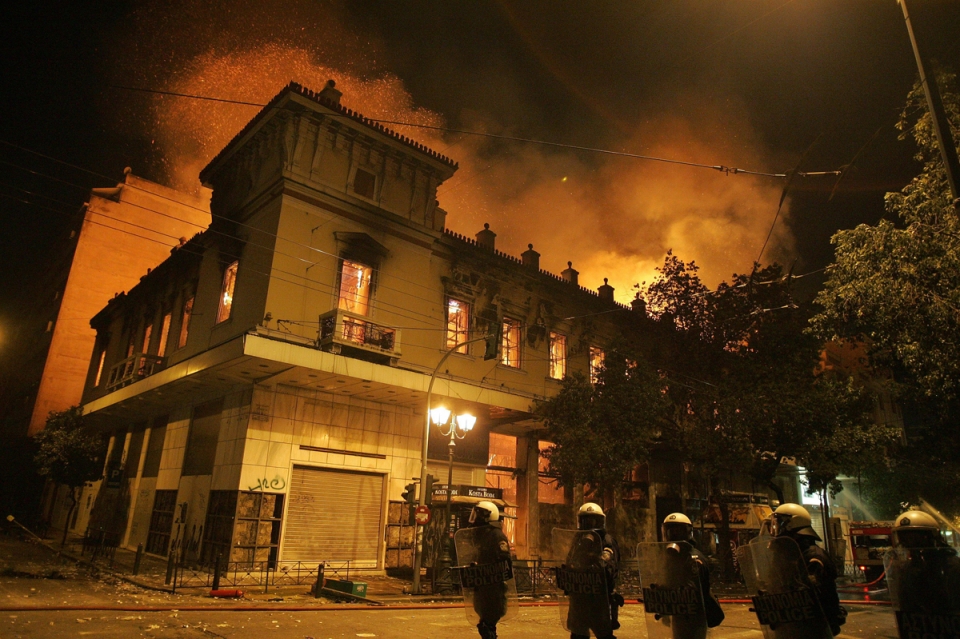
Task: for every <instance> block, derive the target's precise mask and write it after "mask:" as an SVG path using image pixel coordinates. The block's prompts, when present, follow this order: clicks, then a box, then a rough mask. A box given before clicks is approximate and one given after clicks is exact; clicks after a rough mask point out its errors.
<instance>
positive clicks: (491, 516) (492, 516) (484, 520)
mask: <svg viewBox="0 0 960 639" xmlns="http://www.w3.org/2000/svg"><path fill="white" fill-rule="evenodd" d="M494 521H500V509H499V508H497V505H496V504H495V503H493V502H491V501H481V502H477V504H476V505H475V506H474V507H473V510H471V511H470V523H471V524H474V525H480V524H489V523H491V522H494Z"/></svg>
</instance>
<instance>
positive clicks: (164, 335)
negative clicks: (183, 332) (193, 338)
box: [157, 313, 173, 357]
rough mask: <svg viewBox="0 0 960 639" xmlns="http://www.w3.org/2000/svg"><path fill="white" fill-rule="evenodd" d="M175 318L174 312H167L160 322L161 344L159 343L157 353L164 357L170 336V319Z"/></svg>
mask: <svg viewBox="0 0 960 639" xmlns="http://www.w3.org/2000/svg"><path fill="white" fill-rule="evenodd" d="M172 319H173V313H167V314H165V315H164V316H163V321H162V322H161V323H160V344H158V345H157V355H159V356H160V357H164V356H166V354H167V339H168V338H169V337H170V321H171V320H172Z"/></svg>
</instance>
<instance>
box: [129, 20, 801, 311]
mask: <svg viewBox="0 0 960 639" xmlns="http://www.w3.org/2000/svg"><path fill="white" fill-rule="evenodd" d="M274 15H275V14H274ZM243 24H246V23H245V22H244V23H243ZM331 25H332V26H331ZM244 28H246V27H244ZM244 28H241V27H239V26H238V27H236V28H235V29H234V31H237V32H242V31H243V29H244ZM323 28H324V30H325V34H326V37H327V40H325V42H327V50H328V53H327V54H324V53H323V51H321V52H319V53H318V50H317V47H313V46H307V45H306V44H305V42H303V40H304V39H305V38H306V36H304V35H302V34H299V33H297V34H295V36H290V35H289V32H287V33H283V34H282V35H277V36H269V35H268V36H263V34H262V32H258V34H259V35H258V38H259V39H258V38H251V39H248V40H245V39H243V38H230V39H229V42H227V41H224V42H217V43H215V44H213V45H210V46H207V47H206V48H198V49H197V50H195V51H193V52H192V53H191V54H190V57H188V58H187V59H183V60H180V61H179V63H178V64H177V65H172V66H171V65H167V66H163V72H162V73H161V72H159V71H157V70H156V69H159V68H160V67H159V66H157V65H156V64H154V66H153V67H150V66H149V65H148V66H147V67H146V69H147V71H146V72H144V69H140V72H139V74H138V75H140V76H141V77H144V76H146V77H144V79H143V80H142V82H144V83H146V84H147V85H148V86H153V87H155V88H159V89H162V90H166V91H174V92H178V93H187V94H196V95H205V96H216V97H220V98H227V99H233V100H243V101H252V102H261V103H262V102H266V101H267V100H269V99H270V98H271V97H272V96H273V95H275V94H276V92H277V91H278V90H279V89H280V88H281V87H283V86H284V85H285V84H287V83H288V82H289V81H290V80H295V81H297V82H300V83H301V84H303V85H305V86H307V87H310V88H312V89H315V90H319V89H320V88H322V87H323V84H324V83H325V82H326V80H327V79H328V78H333V79H335V80H336V81H337V87H338V88H339V89H341V90H342V91H343V93H344V95H343V99H342V102H343V103H344V104H345V105H346V106H348V107H350V108H352V109H355V110H357V111H359V112H361V113H363V114H364V115H367V116H369V117H374V118H382V119H389V120H401V121H409V122H414V123H418V124H429V125H433V126H442V125H443V124H444V123H445V119H444V117H443V116H442V115H441V114H439V113H435V112H431V111H429V110H427V109H424V108H420V107H418V106H417V105H416V104H415V103H414V100H413V98H412V97H411V94H410V93H409V92H408V91H407V90H406V88H405V87H404V84H403V82H402V81H401V80H400V79H399V78H398V77H396V76H394V75H391V74H390V73H389V72H387V71H384V70H382V69H378V68H377V65H376V63H375V62H374V59H375V58H376V53H377V49H376V45H375V44H370V43H369V42H367V43H365V44H364V46H362V47H361V46H359V45H358V44H357V37H356V36H355V35H350V36H349V37H347V36H343V35H340V36H337V37H339V38H340V40H341V41H345V42H347V43H348V44H349V46H346V45H344V46H333V45H331V44H330V38H332V37H334V36H333V35H331V34H337V33H340V32H341V30H340V29H339V28H338V27H336V25H335V24H334V23H331V22H330V21H328V22H326V23H324V27H323ZM227 30H228V31H229V30H230V29H229V28H228V29H227ZM234 35H237V33H235V34H234ZM308 35H309V34H308ZM181 37H184V36H183V35H181ZM306 39H309V38H306ZM237 42H242V43H243V44H237ZM351 43H352V44H351ZM361 51H362V52H361ZM345 58H349V63H348V62H347V60H346V59H345ZM151 68H152V69H154V70H153V71H150V69H151ZM151 82H152V83H153V84H152V85H151V84H150V83H151ZM688 97H689V99H690V100H700V101H701V102H702V103H703V104H704V108H703V112H702V114H701V115H700V116H699V117H696V118H692V117H690V116H689V115H687V116H685V117H684V118H681V117H678V116H673V115H670V114H648V116H647V119H646V120H644V121H643V122H639V123H637V124H636V126H635V127H634V128H633V130H631V131H628V133H627V134H626V135H623V127H622V125H621V126H620V127H619V129H618V130H617V132H616V134H617V135H618V136H620V137H619V138H617V139H616V140H608V142H609V143H608V145H607V146H608V147H610V148H618V149H624V150H630V151H633V152H639V153H643V154H646V155H655V156H662V157H668V158H674V159H679V160H689V161H696V162H706V163H710V164H719V163H724V164H731V165H734V166H739V167H741V168H765V167H769V166H770V165H771V158H770V154H768V153H767V152H766V151H765V150H764V149H763V146H762V144H761V143H760V142H759V140H758V138H757V137H756V135H755V133H754V131H753V129H752V128H751V126H750V123H749V122H748V121H746V120H745V119H744V116H743V115H741V114H742V113H743V112H744V110H743V109H735V108H732V107H731V106H730V104H731V102H730V101H729V100H723V101H718V100H717V99H716V97H713V98H712V99H709V98H708V99H703V98H702V96H688ZM718 102H719V104H718ZM688 103H689V102H688ZM725 105H726V106H725ZM256 111H257V110H256V108H252V107H247V106H241V105H231V104H224V103H216V102H208V101H199V100H189V99H183V98H176V97H170V96H150V97H143V98H137V99H136V100H131V101H130V103H129V104H128V105H127V107H126V108H125V109H123V110H121V111H120V113H121V114H123V116H124V117H123V119H124V121H125V122H126V124H127V125H128V126H132V128H133V129H137V130H138V131H139V134H140V135H146V136H149V138H150V139H151V141H152V144H153V146H154V148H155V149H156V155H157V158H158V159H159V165H160V167H161V169H162V170H161V173H162V175H161V176H159V177H160V178H161V179H164V180H166V181H168V182H169V183H170V184H171V185H172V186H175V187H177V188H181V189H185V190H196V188H198V186H199V183H198V174H199V171H200V169H201V168H202V167H203V166H204V165H205V164H206V163H207V162H208V161H209V160H210V159H211V158H212V157H213V156H214V155H216V153H217V152H218V151H219V150H220V149H221V148H222V147H223V146H224V145H225V144H226V143H227V142H229V140H230V139H231V138H232V137H233V136H234V135H235V134H236V133H237V131H239V130H240V129H241V128H242V127H243V126H244V125H245V124H246V123H247V122H248V121H249V120H250V119H251V118H252V117H253V116H254V115H255V114H256ZM686 113H687V114H689V110H688V111H686ZM459 115H460V116H461V119H463V114H459ZM471 118H472V121H470V122H468V123H465V124H460V126H464V127H466V128H469V129H471V130H480V131H490V132H495V133H498V134H510V128H509V126H504V124H503V123H499V122H493V121H491V119H490V118H489V117H487V116H484V115H482V114H477V113H476V112H473V113H472V114H471ZM721 123H722V124H721ZM393 128H395V129H397V130H399V131H400V132H401V133H403V134H404V135H407V136H409V137H411V138H414V139H417V140H419V141H421V142H423V143H424V144H426V145H427V146H429V147H431V148H433V149H435V150H437V151H439V152H442V153H444V154H445V155H448V156H450V157H452V158H454V159H455V160H457V161H459V163H460V170H459V171H458V173H457V174H456V175H455V176H454V178H452V179H451V180H450V181H449V182H448V183H446V184H444V185H443V186H442V187H441V189H440V193H439V200H440V205H441V206H442V207H443V208H444V209H446V210H447V212H448V217H447V223H448V225H449V226H450V228H451V229H453V230H455V231H457V232H460V233H463V234H465V235H467V236H472V235H473V234H474V233H476V232H477V231H478V230H480V229H481V228H483V224H484V223H485V222H488V223H489V224H490V226H491V228H492V229H493V230H494V231H496V232H497V234H498V238H497V245H498V248H500V249H501V250H504V251H507V252H509V253H512V254H515V255H519V253H521V252H522V251H524V250H526V247H527V244H528V243H532V244H533V245H534V248H535V249H536V250H537V251H539V252H540V253H541V255H542V257H541V264H542V266H543V267H544V268H546V269H548V270H551V271H554V272H559V271H560V270H562V269H564V268H566V264H567V262H568V261H571V262H573V265H574V268H576V269H577V270H579V271H580V273H581V275H580V282H581V284H584V285H585V286H589V287H593V288H595V287H596V286H598V285H600V284H601V283H602V281H603V278H609V283H610V285H612V286H614V287H615V288H616V296H617V299H618V300H620V301H629V299H631V298H632V297H633V285H634V284H636V283H639V282H642V281H644V280H646V281H650V280H651V279H652V278H653V277H654V276H655V268H656V267H657V266H658V265H659V264H661V263H662V261H663V256H664V254H665V253H666V251H667V250H668V249H673V251H674V253H675V254H677V255H678V256H679V257H681V258H682V259H684V260H687V261H689V260H695V261H696V262H697V264H698V265H699V266H700V267H701V276H702V277H703V279H704V280H705V281H706V282H707V283H708V284H716V283H718V282H719V281H721V280H723V279H726V278H729V277H730V275H731V274H732V273H734V272H744V271H747V270H749V269H750V268H751V266H752V262H753V260H754V259H756V255H757V253H758V252H759V250H760V246H761V245H762V244H763V241H764V238H765V237H766V234H767V232H768V230H769V227H770V223H771V221H772V219H773V216H774V214H775V212H776V209H777V204H778V202H779V198H780V189H781V188H782V183H781V182H780V181H779V180H774V179H771V178H765V177H757V176H749V175H742V174H741V175H725V174H723V173H720V172H718V171H710V170H707V169H697V168H690V167H683V166H677V165H670V164H662V163H656V162H649V161H641V160H637V159H629V158H616V157H611V156H596V155H590V154H587V153H584V152H578V151H573V150H569V151H568V150H558V149H554V148H549V147H543V146H536V145H532V144H525V143H503V142H492V141H490V140H488V139H484V138H481V137H476V136H468V135H462V134H452V133H451V134H441V133H439V132H429V131H425V130H423V129H416V128H413V127H399V126H398V127H393ZM518 134H519V135H522V132H518ZM557 141H562V140H557ZM788 214H789V202H787V203H786V205H785V207H784V212H783V214H782V215H788ZM784 222H785V220H782V221H781V222H780V223H778V227H777V231H776V232H775V233H774V237H773V240H772V242H771V245H770V247H769V248H768V251H767V253H766V254H765V256H764V257H765V259H766V260H772V259H775V258H780V259H784V258H787V257H789V256H790V254H791V251H792V239H791V237H790V235H789V231H788V230H787V228H788V227H787V225H786V224H785V223H784Z"/></svg>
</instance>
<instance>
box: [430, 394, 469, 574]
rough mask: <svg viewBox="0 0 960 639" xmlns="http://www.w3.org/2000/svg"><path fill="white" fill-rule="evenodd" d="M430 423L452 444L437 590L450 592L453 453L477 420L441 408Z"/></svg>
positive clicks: (449, 450)
mask: <svg viewBox="0 0 960 639" xmlns="http://www.w3.org/2000/svg"><path fill="white" fill-rule="evenodd" d="M430 421H432V422H433V425H434V426H436V427H437V428H438V429H439V431H440V435H442V436H443V437H449V438H450V443H449V444H447V455H448V457H449V461H448V466H447V507H446V511H445V514H444V523H445V524H446V527H447V530H446V538H445V539H444V540H443V544H442V553H441V555H440V560H439V562H438V564H439V565H438V566H437V573H438V574H437V580H436V584H437V590H438V591H440V592H450V591H452V590H453V589H454V585H453V582H452V580H451V578H450V577H451V575H450V566H451V565H452V563H453V553H452V552H451V548H450V545H451V544H452V543H453V534H454V533H455V532H456V531H455V530H454V524H453V510H452V509H451V503H452V502H453V451H454V450H455V449H456V447H457V440H458V439H463V438H464V437H466V435H467V433H469V432H470V431H471V430H473V425H474V424H476V423H477V418H476V417H474V416H473V415H471V414H469V413H464V414H462V415H454V414H453V413H451V412H450V411H449V410H448V409H446V408H444V407H442V406H439V407H437V408H432V409H430Z"/></svg>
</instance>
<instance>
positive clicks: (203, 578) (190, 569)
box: [176, 560, 357, 588]
mask: <svg viewBox="0 0 960 639" xmlns="http://www.w3.org/2000/svg"><path fill="white" fill-rule="evenodd" d="M319 567H320V564H319V563H310V562H303V561H284V562H276V561H255V562H249V561H241V562H224V563H222V564H221V569H220V587H221V588H236V587H239V586H246V587H251V586H263V587H264V588H269V587H270V586H303V585H311V584H315V583H316V582H317V573H318V571H319ZM350 570H351V562H350V561H349V560H346V561H325V562H323V574H324V578H326V579H330V578H333V579H350ZM353 571H354V575H356V574H357V572H356V567H355V566H354V567H353ZM214 573H215V567H214V566H213V565H212V564H211V565H183V564H181V565H179V566H178V567H177V570H176V587H177V588H189V587H202V588H209V587H211V586H212V585H213V577H214Z"/></svg>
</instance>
